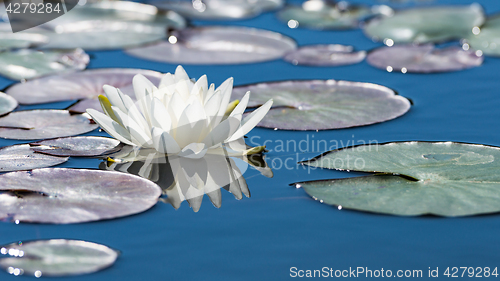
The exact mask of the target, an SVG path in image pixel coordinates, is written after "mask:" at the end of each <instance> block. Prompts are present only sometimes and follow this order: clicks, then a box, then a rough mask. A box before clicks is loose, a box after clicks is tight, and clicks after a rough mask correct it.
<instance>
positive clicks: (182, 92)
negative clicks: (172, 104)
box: [175, 80, 191, 101]
mask: <svg viewBox="0 0 500 281" xmlns="http://www.w3.org/2000/svg"><path fill="white" fill-rule="evenodd" d="M190 83H191V82H190V81H188V80H182V81H179V82H177V83H176V84H175V92H176V93H177V94H179V96H180V97H182V99H183V100H184V101H188V100H189V97H190V93H191V92H190V89H189V84H190Z"/></svg>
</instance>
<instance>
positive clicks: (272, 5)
mask: <svg viewBox="0 0 500 281" xmlns="http://www.w3.org/2000/svg"><path fill="white" fill-rule="evenodd" d="M283 2H284V1H283V0H253V1H248V0H203V1H179V0H159V1H158V0H156V1H150V4H152V5H154V6H156V7H158V8H160V9H164V10H172V11H176V12H178V13H179V14H181V15H182V16H184V17H186V18H189V19H201V20H236V19H243V18H250V17H255V16H257V15H259V14H260V13H262V12H263V11H268V10H274V9H277V8H279V7H281V6H282V5H283Z"/></svg>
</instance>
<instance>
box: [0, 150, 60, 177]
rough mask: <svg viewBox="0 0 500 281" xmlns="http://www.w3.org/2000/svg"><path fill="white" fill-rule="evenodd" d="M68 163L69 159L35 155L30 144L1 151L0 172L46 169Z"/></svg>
mask: <svg viewBox="0 0 500 281" xmlns="http://www.w3.org/2000/svg"><path fill="white" fill-rule="evenodd" d="M66 161H68V158H67V157H56V156H51V155H45V154H41V153H35V151H34V150H33V149H31V148H30V145H29V144H20V145H13V146H7V147H2V148H1V149H0V172H11V171H20V170H31V169H36V168H45V167H50V166H55V165H58V164H61V163H64V162H66Z"/></svg>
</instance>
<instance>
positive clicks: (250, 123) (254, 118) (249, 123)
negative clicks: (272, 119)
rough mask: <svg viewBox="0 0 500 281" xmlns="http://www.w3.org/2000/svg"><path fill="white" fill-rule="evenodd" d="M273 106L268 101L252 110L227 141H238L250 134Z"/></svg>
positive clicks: (271, 102) (271, 101)
mask: <svg viewBox="0 0 500 281" xmlns="http://www.w3.org/2000/svg"><path fill="white" fill-rule="evenodd" d="M272 105H273V100H268V101H267V102H266V103H265V104H263V105H262V106H261V107H259V108H257V109H256V110H254V111H253V112H252V113H250V114H249V115H248V116H247V117H245V119H243V121H242V122H241V127H240V128H239V129H238V131H236V133H234V135H232V136H231V137H230V138H229V139H228V140H227V141H228V142H230V141H233V140H236V139H239V138H241V137H243V136H244V135H246V134H247V133H248V132H250V131H251V130H252V129H253V128H254V127H255V126H257V124H259V122H260V120H262V118H264V116H266V114H267V112H268V111H269V109H270V108H271V106H272Z"/></svg>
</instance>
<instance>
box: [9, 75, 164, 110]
mask: <svg viewBox="0 0 500 281" xmlns="http://www.w3.org/2000/svg"><path fill="white" fill-rule="evenodd" d="M136 74H142V75H144V76H146V78H148V79H149V80H150V81H151V82H153V83H154V84H155V85H158V84H159V83H160V80H161V77H162V74H161V73H159V72H156V71H152V70H144V69H133V68H104V69H89V70H85V71H81V72H74V73H66V74H61V75H52V76H47V77H42V78H38V79H33V80H31V81H28V82H26V83H18V84H15V85H13V86H11V87H9V88H8V89H7V90H6V93H7V94H9V95H10V96H12V97H14V98H15V99H16V100H17V101H18V102H19V103H21V104H39V103H49V102H57V101H65V100H79V99H94V100H95V101H96V104H94V106H95V105H98V107H97V109H100V108H101V106H100V104H99V102H98V101H97V96H99V95H101V94H104V90H103V89H102V86H104V85H111V86H113V87H117V88H120V90H121V91H122V92H123V93H125V94H127V95H130V96H131V97H134V99H135V94H134V88H133V86H132V78H133V77H134V76H135V75H136ZM85 109H86V108H85ZM85 109H84V111H80V112H85Z"/></svg>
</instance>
